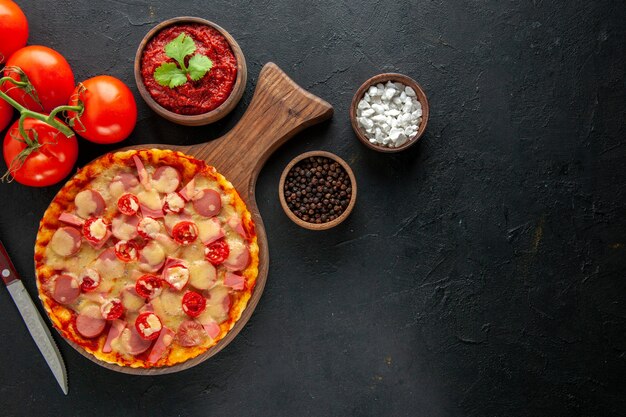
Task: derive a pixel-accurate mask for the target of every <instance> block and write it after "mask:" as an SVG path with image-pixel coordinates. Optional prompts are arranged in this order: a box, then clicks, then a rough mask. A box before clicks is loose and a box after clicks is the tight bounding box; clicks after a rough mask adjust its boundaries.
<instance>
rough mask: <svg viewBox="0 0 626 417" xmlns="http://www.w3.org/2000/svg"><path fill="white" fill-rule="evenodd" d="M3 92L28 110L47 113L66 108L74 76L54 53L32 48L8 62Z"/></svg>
mask: <svg viewBox="0 0 626 417" xmlns="http://www.w3.org/2000/svg"><path fill="white" fill-rule="evenodd" d="M4 77H11V78H12V79H13V80H14V81H5V82H4V83H2V91H4V92H5V93H6V94H7V95H8V96H9V97H11V98H12V99H13V100H15V101H16V102H18V103H19V104H20V105H22V106H24V107H26V108H27V109H28V110H33V111H38V112H44V113H49V112H51V111H52V110H53V109H54V108H55V107H58V106H62V105H65V104H67V102H68V101H69V99H70V95H71V94H72V92H73V91H74V85H75V84H74V73H73V72H72V68H70V64H68V63H67V61H66V60H65V58H63V56H62V55H61V54H60V53H58V52H57V51H55V50H54V49H51V48H48V47H46V46H39V45H31V46H27V47H25V48H22V49H20V50H18V51H16V52H15V53H13V55H11V57H10V58H9V60H8V61H7V62H6V67H5V68H4Z"/></svg>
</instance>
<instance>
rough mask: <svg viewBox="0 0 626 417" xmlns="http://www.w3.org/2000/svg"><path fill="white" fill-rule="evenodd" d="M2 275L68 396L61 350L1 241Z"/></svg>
mask: <svg viewBox="0 0 626 417" xmlns="http://www.w3.org/2000/svg"><path fill="white" fill-rule="evenodd" d="M0 275H1V276H2V280H3V281H4V283H5V284H6V286H7V289H8V290H9V294H11V298H13V301H14V302H15V305H16V306H17V309H18V310H19V312H20V314H21V315H22V318H23V319H24V323H26V327H28V331H29V332H30V335H31V336H32V337H33V340H34V341H35V343H36V344H37V347H38V348H39V351H40V352H41V354H42V355H43V357H44V359H45V360H46V362H47V363H48V366H49V367H50V370H51V371H52V374H54V377H55V378H56V380H57V382H58V383H59V385H60V386H61V389H62V390H63V393H64V394H65V395H67V392H68V386H67V373H66V371H65V364H64V363H63V358H62V357H61V353H60V352H59V348H58V347H57V345H56V343H55V342H54V339H52V335H51V334H50V330H49V329H48V326H46V323H45V322H44V321H43V318H42V317H41V314H39V311H37V308H36V307H35V304H33V300H32V299H31V298H30V296H29V295H28V292H27V291H26V288H24V284H23V283H22V280H21V279H20V277H19V276H18V275H17V272H16V271H15V267H14V266H13V263H12V262H11V259H9V255H8V254H7V251H6V249H5V248H4V245H3V244H2V241H0Z"/></svg>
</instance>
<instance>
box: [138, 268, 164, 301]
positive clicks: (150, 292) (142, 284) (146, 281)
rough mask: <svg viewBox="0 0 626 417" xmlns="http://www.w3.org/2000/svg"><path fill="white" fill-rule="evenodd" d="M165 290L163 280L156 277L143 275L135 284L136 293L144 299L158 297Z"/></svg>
mask: <svg viewBox="0 0 626 417" xmlns="http://www.w3.org/2000/svg"><path fill="white" fill-rule="evenodd" d="M162 290H163V280H162V279H161V278H159V277H157V276H156V275H149V274H148V275H142V276H141V277H140V278H139V279H138V280H137V282H136V283H135V292H137V294H138V295H139V296H140V297H142V298H148V299H150V298H154V297H158V296H159V294H161V291H162Z"/></svg>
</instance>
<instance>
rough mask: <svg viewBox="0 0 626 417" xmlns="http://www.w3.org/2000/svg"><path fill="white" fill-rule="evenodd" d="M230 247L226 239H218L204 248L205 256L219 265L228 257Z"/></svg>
mask: <svg viewBox="0 0 626 417" xmlns="http://www.w3.org/2000/svg"><path fill="white" fill-rule="evenodd" d="M229 254H230V248H229V247H228V243H226V241H225V240H224V239H219V240H216V241H215V242H213V243H210V244H209V245H207V247H206V248H204V256H205V257H206V259H207V261H209V262H211V263H212V264H213V265H219V264H221V263H222V262H224V261H225V260H226V258H228V255H229Z"/></svg>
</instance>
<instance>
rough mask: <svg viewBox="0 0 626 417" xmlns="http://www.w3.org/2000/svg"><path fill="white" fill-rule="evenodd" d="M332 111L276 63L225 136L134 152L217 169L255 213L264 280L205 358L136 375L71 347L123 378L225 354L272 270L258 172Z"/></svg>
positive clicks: (266, 69)
mask: <svg viewBox="0 0 626 417" xmlns="http://www.w3.org/2000/svg"><path fill="white" fill-rule="evenodd" d="M332 114H333V107H332V106H331V105H330V104H328V103H327V102H326V101H324V100H322V99H320V98H319V97H316V96H314V95H313V94H311V93H309V92H307V91H306V90H304V89H303V88H301V87H300V86H299V85H298V84H296V83H295V82H294V81H293V80H291V79H290V78H289V77H288V76H287V75H286V74H285V73H284V72H283V71H282V70H281V69H280V68H278V66H277V65H276V64H274V63H271V62H270V63H267V64H265V66H264V67H263V69H262V70H261V73H260V74H259V79H258V82H257V86H256V89H255V90H254V96H253V97H252V101H251V102H250V106H249V107H248V109H247V110H246V112H245V114H244V115H243V117H242V118H241V120H240V121H239V123H237V125H236V126H235V127H234V128H233V129H232V130H231V131H230V132H228V133H227V134H225V135H224V136H222V137H220V138H218V139H215V140H212V141H211V142H207V143H202V144H198V145H192V146H176V145H162V144H154V145H141V146H133V147H127V148H123V149H120V150H129V149H146V148H149V149H151V148H159V149H172V150H175V151H180V152H183V153H185V154H187V155H190V156H193V157H195V158H198V159H202V160H204V161H206V162H207V163H208V164H209V165H213V166H214V167H215V168H217V170H218V172H220V173H221V174H223V175H224V176H225V177H226V179H228V180H229V181H230V182H232V184H233V185H234V186H235V188H236V189H237V191H238V192H239V195H240V196H241V198H242V199H243V200H244V201H245V203H246V205H247V206H248V210H250V213H252V218H253V220H254V223H255V226H256V232H257V237H258V244H259V275H258V278H257V282H256V287H255V289H254V293H253V294H252V297H251V298H250V301H249V303H248V306H247V307H246V309H245V310H244V311H243V313H242V315H241V318H240V319H239V321H237V323H235V326H234V327H233V328H232V329H231V331H230V332H228V334H227V335H226V336H225V337H224V338H223V339H222V340H220V341H219V342H218V344H217V345H215V346H214V347H212V348H211V349H209V350H208V351H207V352H205V353H204V354H202V355H200V356H197V357H195V358H193V359H190V360H188V361H186V362H183V363H181V364H179V365H174V366H170V367H166V368H154V369H134V368H129V367H122V366H118V365H113V364H109V363H106V362H103V361H100V360H98V359H96V358H95V357H93V356H92V355H91V354H89V353H87V352H85V351H84V350H83V349H82V348H81V347H80V346H78V345H76V344H74V343H73V342H70V344H71V345H72V346H73V347H74V348H75V349H76V350H77V351H78V352H79V353H81V354H82V355H83V356H85V357H86V358H88V359H90V360H91V361H93V362H96V363H97V364H99V365H101V366H103V367H105V368H108V369H111V370H114V371H117V372H122V373H127V374H134V375H160V374H168V373H173V372H179V371H182V370H185V369H188V368H191V367H192V366H195V365H197V364H199V363H201V362H204V361H205V360H207V359H208V358H210V357H211V356H213V355H215V354H216V353H218V352H219V351H220V350H222V349H224V347H226V346H227V345H228V344H229V343H230V342H231V341H232V340H233V339H234V338H235V336H237V334H238V333H239V332H240V331H241V329H242V328H243V326H244V325H245V324H246V322H247V321H248V320H249V319H250V316H252V312H253V311H254V309H255V307H256V305H257V304H258V302H259V299H260V298H261V294H262V293H263V289H264V287H265V282H266V281H267V274H268V269H269V248H268V245H267V234H266V231H265V226H264V225H263V220H262V219H261V214H260V213H259V209H258V207H257V204H256V197H255V187H256V181H257V178H258V176H259V172H260V171H261V168H263V165H264V164H265V162H266V161H267V158H269V156H270V155H271V154H272V153H273V152H274V151H275V150H276V149H278V147H279V146H280V145H282V144H283V143H285V142H286V141H287V140H289V139H290V138H291V137H293V136H294V135H295V134H296V133H298V132H300V131H301V130H303V129H304V128H306V127H308V126H311V125H313V124H315V123H318V122H321V121H323V120H326V119H328V118H330V117H331V116H332Z"/></svg>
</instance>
